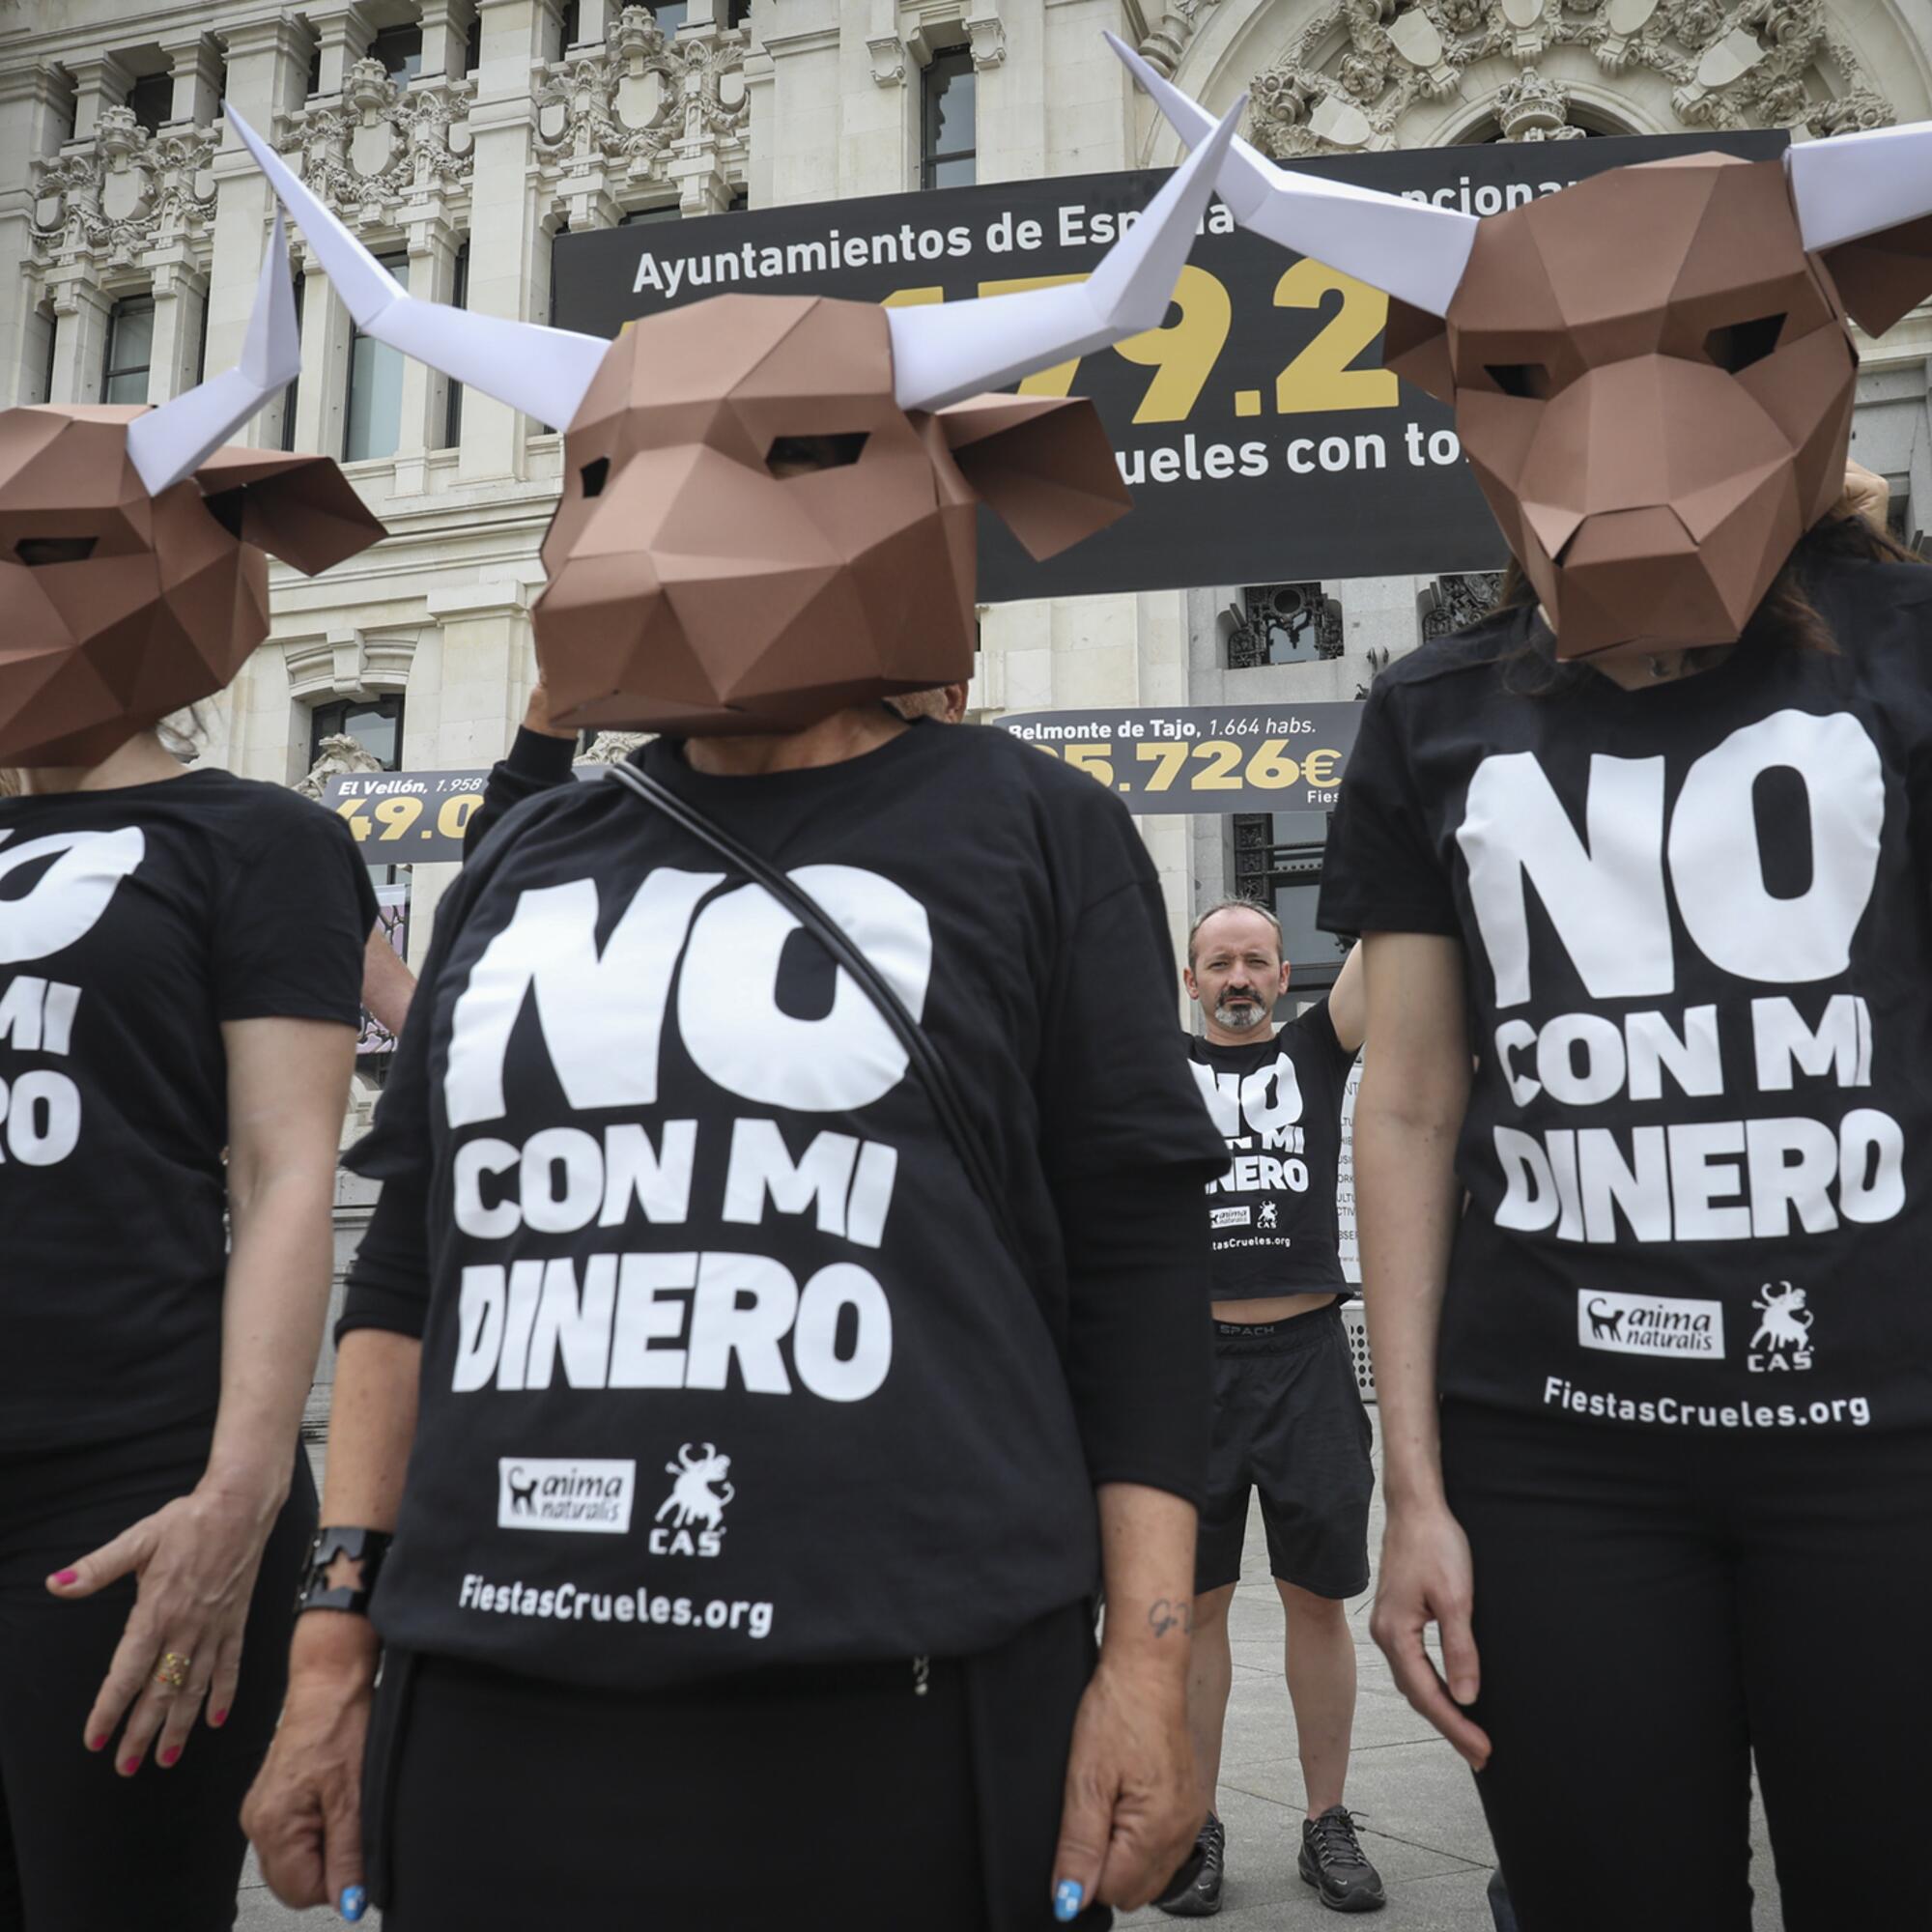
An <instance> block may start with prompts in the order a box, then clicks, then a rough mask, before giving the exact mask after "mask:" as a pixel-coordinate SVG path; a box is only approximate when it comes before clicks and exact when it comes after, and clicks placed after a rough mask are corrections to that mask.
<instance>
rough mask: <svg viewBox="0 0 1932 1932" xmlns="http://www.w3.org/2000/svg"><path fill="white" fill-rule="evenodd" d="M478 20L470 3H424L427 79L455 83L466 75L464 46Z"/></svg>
mask: <svg viewBox="0 0 1932 1932" xmlns="http://www.w3.org/2000/svg"><path fill="white" fill-rule="evenodd" d="M474 17H475V8H474V6H473V5H472V4H471V0H423V8H422V37H423V50H422V72H423V78H424V79H425V80H430V79H435V78H437V77H439V76H440V77H441V78H442V79H444V80H455V79H457V78H458V77H459V76H460V75H461V74H462V72H463V43H464V41H465V38H466V37H467V36H468V34H469V22H470V21H471V19H473V18H474Z"/></svg>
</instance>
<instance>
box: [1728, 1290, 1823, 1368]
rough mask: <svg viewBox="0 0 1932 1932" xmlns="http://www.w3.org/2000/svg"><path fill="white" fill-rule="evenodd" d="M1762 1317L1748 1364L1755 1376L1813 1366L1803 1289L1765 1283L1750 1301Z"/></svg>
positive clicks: (1810, 1321)
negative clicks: (1753, 1299) (1754, 1298)
mask: <svg viewBox="0 0 1932 1932" xmlns="http://www.w3.org/2000/svg"><path fill="white" fill-rule="evenodd" d="M1751 1306H1752V1307H1753V1308H1755V1309H1756V1310H1757V1312H1758V1314H1759V1315H1760V1316H1761V1317H1762V1318H1763V1320H1761V1321H1759V1322H1758V1324H1757V1331H1756V1333H1755V1334H1753V1335H1752V1336H1751V1341H1750V1353H1749V1354H1747V1356H1746V1357H1745V1367H1746V1368H1747V1369H1748V1370H1749V1371H1750V1372H1751V1374H1752V1375H1754V1376H1763V1375H1782V1374H1787V1373H1789V1372H1790V1371H1792V1370H1794V1369H1808V1368H1809V1367H1810V1366H1811V1323H1812V1322H1813V1321H1815V1320H1816V1317H1814V1316H1813V1315H1812V1313H1811V1311H1810V1310H1809V1309H1808V1308H1806V1307H1805V1305H1804V1290H1803V1289H1802V1288H1794V1287H1792V1285H1791V1284H1790V1283H1789V1282H1788V1281H1779V1282H1770V1281H1768V1282H1766V1283H1765V1285H1764V1286H1763V1287H1762V1288H1761V1289H1759V1291H1758V1293H1757V1299H1756V1300H1755V1301H1753V1302H1752V1303H1751Z"/></svg>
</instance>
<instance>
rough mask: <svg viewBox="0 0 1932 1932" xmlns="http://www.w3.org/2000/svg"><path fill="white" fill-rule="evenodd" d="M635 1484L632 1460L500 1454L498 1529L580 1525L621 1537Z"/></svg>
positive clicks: (626, 1524) (636, 1478)
mask: <svg viewBox="0 0 1932 1932" xmlns="http://www.w3.org/2000/svg"><path fill="white" fill-rule="evenodd" d="M637 1487H638V1465H637V1463H632V1462H611V1461H600V1460H595V1459H591V1458H578V1457H553V1456H502V1457H499V1458H498V1459H497V1528H498V1529H583V1530H591V1531H594V1532H596V1533H597V1534H599V1535H604V1536H621V1535H623V1534H624V1532H625V1531H627V1530H628V1529H629V1528H630V1526H631V1498H632V1496H633V1495H634V1493H635V1492H636V1491H637Z"/></svg>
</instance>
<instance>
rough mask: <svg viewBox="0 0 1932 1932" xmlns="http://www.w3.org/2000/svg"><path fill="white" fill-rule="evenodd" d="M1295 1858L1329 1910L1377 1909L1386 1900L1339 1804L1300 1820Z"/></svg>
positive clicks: (1353, 1830) (1347, 1816)
mask: <svg viewBox="0 0 1932 1932" xmlns="http://www.w3.org/2000/svg"><path fill="white" fill-rule="evenodd" d="M1299 1862H1300V1866H1301V1876H1302V1877H1303V1878H1304V1879H1306V1880H1307V1881H1308V1883H1309V1884H1310V1885H1312V1886H1313V1887H1314V1888H1315V1889H1316V1890H1317V1891H1319V1892H1320V1893H1321V1903H1322V1904H1323V1905H1325V1906H1326V1907H1327V1908H1328V1909H1329V1911H1331V1912H1379V1911H1380V1910H1381V1909H1382V1907H1383V1906H1384V1905H1386V1904H1387V1903H1388V1899H1387V1897H1386V1896H1385V1895H1384V1893H1383V1891H1382V1879H1381V1874H1380V1873H1379V1872H1378V1871H1377V1869H1376V1868H1375V1866H1374V1865H1372V1864H1371V1863H1370V1862H1369V1861H1368V1860H1367V1859H1365V1858H1364V1857H1363V1856H1362V1847H1361V1843H1360V1841H1359V1840H1358V1839H1357V1838H1356V1836H1355V1821H1354V1819H1352V1818H1351V1817H1350V1815H1349V1813H1348V1811H1347V1810H1346V1809H1345V1808H1344V1807H1343V1806H1342V1805H1340V1804H1331V1805H1329V1807H1328V1808H1327V1810H1325V1811H1324V1812H1322V1814H1321V1817H1319V1818H1304V1819H1303V1820H1302V1821H1301V1858H1300V1861H1299Z"/></svg>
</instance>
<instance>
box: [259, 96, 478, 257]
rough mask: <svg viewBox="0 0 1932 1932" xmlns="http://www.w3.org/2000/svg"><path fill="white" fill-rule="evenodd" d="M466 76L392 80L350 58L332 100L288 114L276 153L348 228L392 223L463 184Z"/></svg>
mask: <svg viewBox="0 0 1932 1932" xmlns="http://www.w3.org/2000/svg"><path fill="white" fill-rule="evenodd" d="M475 98H476V82H475V81H474V79H472V78H463V79H457V80H449V79H444V78H442V77H441V76H440V75H436V76H429V77H423V78H418V79H417V80H415V81H413V82H412V83H411V84H410V85H408V86H403V85H399V84H398V83H397V82H396V81H394V80H392V79H390V77H389V76H388V74H387V73H385V72H384V69H383V64H382V63H381V62H380V61H374V60H359V61H356V62H355V63H354V65H352V66H351V67H350V69H349V71H348V72H347V73H345V74H344V75H343V77H342V94H341V97H340V99H335V100H327V101H320V102H318V103H317V104H316V105H314V106H312V107H303V108H300V109H298V111H297V112H296V113H294V114H291V115H290V116H289V117H288V120H287V124H286V128H287V131H286V133H285V134H284V136H283V138H282V140H281V141H280V142H279V143H278V144H277V145H278V146H279V147H280V148H281V149H282V151H283V153H285V154H288V155H291V156H300V159H299V164H298V172H299V173H300V175H301V177H302V179H303V180H304V181H305V182H307V184H308V185H309V186H310V187H311V188H313V189H314V190H315V192H316V193H317V194H319V195H320V196H321V197H322V198H323V200H325V201H326V202H327V203H328V205H329V207H330V208H332V209H333V210H334V211H335V213H337V214H339V215H340V216H341V217H342V218H343V220H344V221H345V222H347V223H348V224H349V226H351V227H352V228H355V227H362V226H374V227H381V228H393V227H396V226H399V225H400V224H401V222H402V221H404V220H406V219H407V218H408V212H407V211H409V210H410V209H412V207H420V205H421V204H423V203H425V202H428V201H430V200H433V199H435V198H438V197H440V196H442V195H448V194H465V193H467V192H468V191H469V168H470V160H471V142H470V137H469V105H470V102H471V101H473V100H474V99H475Z"/></svg>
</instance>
